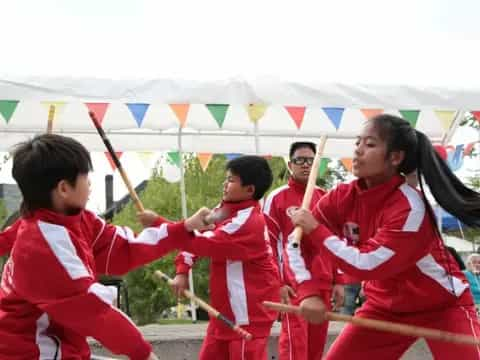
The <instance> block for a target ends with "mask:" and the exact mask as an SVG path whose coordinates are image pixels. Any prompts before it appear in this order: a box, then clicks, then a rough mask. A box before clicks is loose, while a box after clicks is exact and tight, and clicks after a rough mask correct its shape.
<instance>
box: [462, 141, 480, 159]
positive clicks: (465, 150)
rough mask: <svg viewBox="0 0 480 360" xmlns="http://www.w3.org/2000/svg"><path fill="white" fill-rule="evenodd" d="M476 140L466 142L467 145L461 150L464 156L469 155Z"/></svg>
mask: <svg viewBox="0 0 480 360" xmlns="http://www.w3.org/2000/svg"><path fill="white" fill-rule="evenodd" d="M477 142H478V141H474V142H471V143H470V144H467V146H465V149H464V150H463V155H464V156H470V155H471V154H472V152H473V148H474V147H475V144H476V143H477Z"/></svg>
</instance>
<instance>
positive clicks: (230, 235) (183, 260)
mask: <svg viewBox="0 0 480 360" xmlns="http://www.w3.org/2000/svg"><path fill="white" fill-rule="evenodd" d="M217 211H223V212H225V213H226V214H228V217H227V218H225V219H224V220H222V221H221V222H220V223H218V224H217V227H216V229H215V230H214V231H206V232H204V233H201V234H200V233H197V234H196V235H194V234H193V233H189V232H187V231H186V230H185V228H184V226H183V223H180V224H170V225H169V228H168V233H169V234H170V235H171V236H172V237H174V238H176V239H177V241H180V242H181V243H182V244H183V245H182V246H183V250H185V251H187V252H188V253H185V252H183V253H180V254H179V256H178V257H177V259H176V261H175V262H176V268H177V273H186V272H188V270H189V269H190V267H191V266H192V264H193V262H194V260H195V259H194V256H193V255H192V254H195V255H198V256H206V257H209V258H211V264H210V301H211V305H212V306H213V307H214V308H216V309H217V310H218V311H220V312H221V313H222V314H224V315H225V316H226V317H227V318H230V319H231V320H233V321H234V322H235V323H236V324H237V325H241V326H242V328H244V329H246V330H247V331H249V332H250V333H251V334H252V335H253V336H254V337H265V336H268V335H269V334H270V329H271V327H272V324H273V322H274V321H275V319H276V317H277V314H276V313H275V312H272V311H269V310H267V309H266V308H265V307H264V306H262V301H265V300H268V301H279V286H280V284H279V276H278V272H277V269H276V266H275V264H274V260H273V256H272V250H271V247H270V243H269V238H268V234H267V229H266V225H265V220H264V217H263V214H262V212H261V210H260V205H259V203H258V201H254V200H250V201H242V202H240V203H223V204H222V205H221V206H220V208H219V209H217ZM210 321H211V326H210V328H209V329H211V330H212V335H213V336H214V337H215V338H218V339H224V340H230V339H238V338H239V336H238V335H237V334H236V333H234V332H233V331H232V330H230V329H229V328H228V327H226V326H225V325H224V324H223V323H222V322H220V321H219V320H217V319H211V320H210Z"/></svg>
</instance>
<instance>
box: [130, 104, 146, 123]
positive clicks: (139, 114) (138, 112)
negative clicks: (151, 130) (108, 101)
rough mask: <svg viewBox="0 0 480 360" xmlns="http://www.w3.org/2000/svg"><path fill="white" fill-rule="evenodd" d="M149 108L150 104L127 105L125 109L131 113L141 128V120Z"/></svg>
mask: <svg viewBox="0 0 480 360" xmlns="http://www.w3.org/2000/svg"><path fill="white" fill-rule="evenodd" d="M149 106H150V104H143V103H129V104H127V107H128V109H129V110H130V112H131V113H132V115H133V117H134V119H135V121H136V122H137V126H138V127H142V122H143V118H144V117H145V113H146V112H147V110H148V107H149Z"/></svg>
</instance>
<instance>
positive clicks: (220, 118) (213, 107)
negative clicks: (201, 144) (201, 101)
mask: <svg viewBox="0 0 480 360" xmlns="http://www.w3.org/2000/svg"><path fill="white" fill-rule="evenodd" d="M206 106H207V109H208V111H210V114H212V116H213V118H214V119H215V121H216V122H217V124H218V127H219V128H222V126H223V122H224V121H225V116H226V115H227V111H228V106H229V105H227V104H206Z"/></svg>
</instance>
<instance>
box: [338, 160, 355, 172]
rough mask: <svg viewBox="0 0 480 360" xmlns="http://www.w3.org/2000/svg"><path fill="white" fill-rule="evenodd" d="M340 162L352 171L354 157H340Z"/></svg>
mask: <svg viewBox="0 0 480 360" xmlns="http://www.w3.org/2000/svg"><path fill="white" fill-rule="evenodd" d="M340 162H341V163H342V165H343V166H344V167H345V169H346V170H347V171H348V172H352V167H353V159H352V158H343V159H340Z"/></svg>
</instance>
